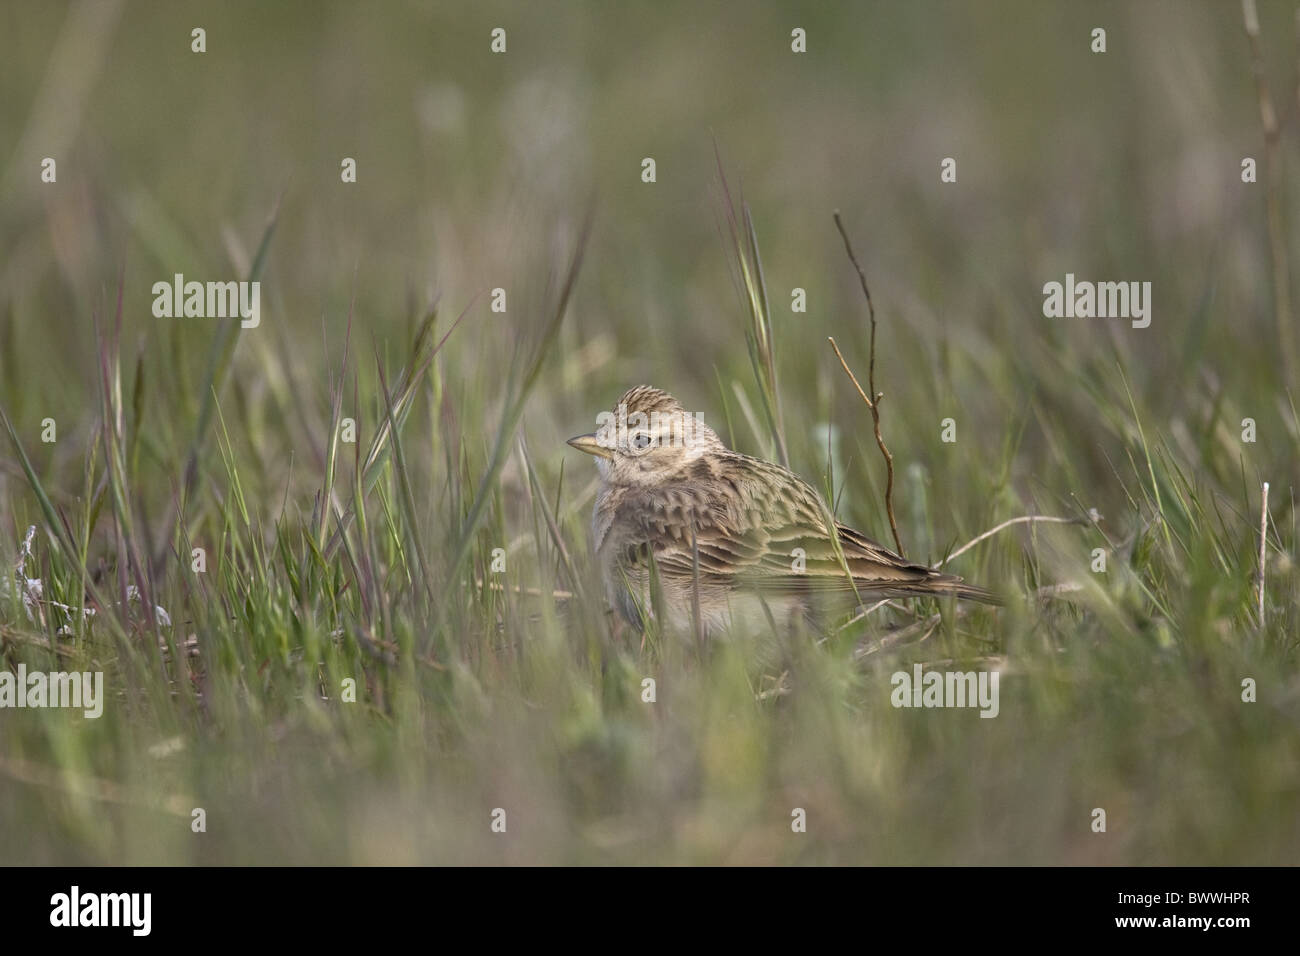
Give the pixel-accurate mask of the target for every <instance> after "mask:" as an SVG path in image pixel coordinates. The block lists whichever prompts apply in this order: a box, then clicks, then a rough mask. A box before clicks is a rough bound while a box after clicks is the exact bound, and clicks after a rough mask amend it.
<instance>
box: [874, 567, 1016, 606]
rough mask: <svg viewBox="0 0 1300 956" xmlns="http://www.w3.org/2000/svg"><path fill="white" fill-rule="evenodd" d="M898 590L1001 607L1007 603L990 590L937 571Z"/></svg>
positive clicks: (953, 575)
mask: <svg viewBox="0 0 1300 956" xmlns="http://www.w3.org/2000/svg"><path fill="white" fill-rule="evenodd" d="M897 590H898V591H900V592H903V593H905V594H928V595H938V596H941V597H947V596H952V597H955V598H960V599H961V600H963V601H979V602H980V603H981V604H994V605H998V606H999V607H1000V606H1002V605H1004V604H1006V603H1007V602H1006V601H1004V600H1002V598H1000V597H999V596H998V595H996V594H994V593H993V592H992V591H990V590H989V589H988V588H982V587H979V586H977V585H974V584H967V583H966V582H965V581H963V580H962V579H961V578H959V577H958V576H957V575H955V574H940V573H938V572H937V571H936V572H934V573H933V574H931V575H930V576H929V577H927V578H925V579H923V580H921V581H917V582H916V583H915V584H903V585H900V586H899V587H898V588H897Z"/></svg>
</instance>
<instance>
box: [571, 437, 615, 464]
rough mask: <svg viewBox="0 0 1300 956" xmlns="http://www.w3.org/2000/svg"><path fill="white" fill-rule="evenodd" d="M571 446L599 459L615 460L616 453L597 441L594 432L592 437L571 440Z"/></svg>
mask: <svg viewBox="0 0 1300 956" xmlns="http://www.w3.org/2000/svg"><path fill="white" fill-rule="evenodd" d="M569 444H570V445H572V446H573V447H574V448H576V449H578V451H585V452H586V453H587V454H588V455H595V456H596V457H597V458H613V457H614V451H613V449H611V448H606V447H605V446H604V445H602V444H601V443H600V442H599V441H598V440H597V439H596V435H595V433H594V432H593V433H592V434H590V435H579V436H578V437H577V438H570V439H569Z"/></svg>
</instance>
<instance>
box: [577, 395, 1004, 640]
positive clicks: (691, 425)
mask: <svg viewBox="0 0 1300 956" xmlns="http://www.w3.org/2000/svg"><path fill="white" fill-rule="evenodd" d="M620 411H621V413H622V414H621V415H620ZM641 416H644V420H643V419H642V418H641ZM620 421H623V422H626V428H625V429H620V428H618V427H617V426H618V423H619V422H620ZM604 422H605V424H604V426H603V427H602V429H601V430H600V431H598V432H596V433H593V434H590V435H580V436H578V437H577V438H573V439H570V440H569V444H570V445H572V446H574V447H575V448H578V449H579V450H581V451H585V452H587V453H588V454H591V455H594V456H596V464H597V466H598V468H599V470H600V474H601V483H600V490H599V492H598V493H597V496H596V505H595V509H594V512H593V516H592V533H593V538H594V548H595V552H596V556H597V560H598V562H599V564H600V566H601V568H602V573H603V576H604V584H605V589H606V593H607V594H608V596H609V598H610V600H611V602H612V603H613V604H614V606H615V607H616V608H618V610H619V611H620V612H621V613H622V615H623V616H624V617H625V618H626V619H627V620H628V621H629V622H631V623H633V624H636V625H638V626H639V625H640V624H641V623H642V614H643V613H645V612H647V611H648V610H649V609H650V608H651V606H652V602H651V598H650V582H651V571H650V566H651V557H652V556H653V565H654V573H655V574H656V575H657V578H658V581H659V583H660V586H661V589H662V595H663V607H664V609H665V610H666V612H667V615H668V617H669V619H670V620H669V623H670V625H671V626H673V627H675V628H679V629H687V630H689V629H690V628H691V627H692V626H693V622H694V620H695V613H696V612H695V608H696V601H697V599H698V606H699V616H700V623H701V625H702V626H703V628H704V629H705V630H706V631H709V632H713V631H716V630H719V629H722V628H725V627H727V626H730V625H737V624H743V625H744V626H750V627H754V626H757V627H765V626H770V625H771V624H772V623H777V624H781V625H784V624H787V623H790V622H791V619H792V618H793V617H794V616H796V615H802V614H806V613H808V612H809V610H810V608H811V606H812V604H813V601H814V599H818V597H819V596H824V598H825V599H832V600H833V599H834V598H836V597H839V598H849V599H852V598H853V596H854V590H855V588H856V591H857V595H858V596H859V597H861V598H864V599H865V598H866V597H868V596H873V597H879V596H882V595H906V594H929V595H954V596H956V597H959V598H969V599H973V600H977V601H985V602H989V603H997V601H996V598H995V597H994V596H993V595H992V594H990V593H989V592H988V591H985V590H984V589H982V588H978V587H974V586H973V585H969V584H965V583H963V581H962V579H961V578H959V577H956V576H954V575H951V574H942V573H940V572H938V571H934V570H932V569H930V568H927V567H926V566H924V565H921V564H915V563H913V562H910V561H907V560H905V559H904V558H901V557H899V556H898V555H897V554H894V553H893V552H892V551H890V550H889V549H887V548H885V547H884V546H883V545H880V544H878V543H877V542H875V541H872V540H871V539H870V538H869V537H867V536H866V535H864V534H862V533H861V532H858V531H855V530H853V529H852V528H848V527H845V526H844V525H841V524H839V523H836V522H833V519H832V518H831V517H830V513H829V512H828V511H827V510H826V508H825V506H824V504H823V503H822V499H821V497H820V496H819V495H818V494H817V492H816V491H814V490H813V488H812V487H811V486H810V485H809V484H808V483H807V482H805V481H804V480H803V479H802V478H800V477H799V476H798V475H796V474H794V473H793V472H791V471H789V470H787V469H785V468H782V467H781V466H780V465H776V464H773V463H771V462H768V461H763V460H762V459H759V458H751V457H749V456H748V455H741V454H738V453H737V452H734V451H731V450H730V449H728V448H727V447H726V446H725V445H724V444H723V443H722V441H721V440H720V439H719V438H718V436H717V435H716V434H715V433H714V432H713V431H712V429H710V428H708V427H707V426H705V425H704V424H703V423H702V422H698V421H697V420H695V419H694V418H692V417H689V416H688V414H687V413H686V411H685V409H684V408H683V407H682V406H681V405H680V404H679V403H678V402H677V401H676V399H674V398H673V397H672V396H671V395H669V394H668V393H666V392H663V391H661V390H659V389H657V388H651V387H650V386H646V385H640V386H637V387H635V388H632V389H629V390H628V391H627V392H626V393H625V394H624V395H623V397H622V398H620V399H619V401H618V404H617V405H616V406H615V410H614V412H613V413H612V415H611V416H608V417H605V418H604ZM680 423H685V427H682V425H681V424H680ZM832 523H833V524H834V527H835V532H836V539H837V540H838V543H839V547H840V549H841V551H842V554H843V558H844V562H845V564H847V566H848V569H849V571H850V572H851V574H852V581H850V580H849V577H848V576H846V575H845V573H844V565H843V564H841V562H840V558H839V556H838V555H837V554H836V551H835V544H834V541H833V539H832V537H831V535H830V533H829V530H828V529H829V528H830V527H831V526H832ZM796 549H802V551H803V564H802V568H801V569H799V568H798V566H797V560H796V555H798V552H797V551H796ZM697 582H698V583H697Z"/></svg>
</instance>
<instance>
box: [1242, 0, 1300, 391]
mask: <svg viewBox="0 0 1300 956" xmlns="http://www.w3.org/2000/svg"><path fill="white" fill-rule="evenodd" d="M1241 15H1242V21H1243V25H1244V26H1245V29H1246V41H1247V42H1248V43H1249V44H1250V70H1251V73H1252V74H1253V75H1254V77H1255V93H1256V94H1257V96H1258V97H1259V123H1260V127H1261V128H1262V129H1263V132H1264V208H1265V213H1266V215H1267V218H1268V245H1269V253H1270V257H1271V259H1272V265H1273V309H1274V313H1275V317H1276V320H1277V340H1278V350H1279V351H1280V352H1281V353H1282V370H1283V373H1284V374H1285V376H1286V381H1288V382H1294V381H1296V378H1297V364H1300V363H1297V359H1296V346H1295V338H1294V334H1295V333H1294V330H1293V325H1292V321H1291V278H1290V273H1289V272H1288V271H1287V262H1288V261H1289V257H1288V254H1287V241H1286V230H1285V229H1284V227H1283V224H1282V201H1281V197H1280V195H1279V193H1280V190H1281V183H1282V157H1281V126H1280V124H1279V123H1278V119H1277V111H1276V110H1275V109H1274V108H1273V97H1272V95H1271V94H1270V93H1269V89H1268V77H1267V75H1266V72H1265V66H1264V51H1263V48H1262V46H1261V45H1260V41H1259V14H1258V13H1257V11H1256V9H1255V0H1241ZM1297 96H1300V86H1298V87H1297Z"/></svg>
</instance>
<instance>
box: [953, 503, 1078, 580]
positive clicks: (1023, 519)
mask: <svg viewBox="0 0 1300 956" xmlns="http://www.w3.org/2000/svg"><path fill="white" fill-rule="evenodd" d="M1035 521H1046V522H1048V523H1050V524H1087V523H1088V522H1087V521H1085V520H1084V519H1083V518H1056V517H1053V516H1051V515H1021V516H1020V517H1019V518H1008V519H1007V520H1006V521H1004V522H1002V523H1001V524H1000V525H997V526H996V527H993V528H989V530H988V531H985V532H984V533H983V534H981V535H979V536H978V537H975V538H972V539H971V540H969V541H967V542H966V543H965V544H963V545H962V546H961V547H960V548H958V549H957V550H956V551H954V552H953V553H952V554H950V555H948V557H946V558H944V559H943V560H942V561H939V562H936V563H935V564H932V565H931V567H932V568H941V567H943V566H944V565H945V564H947V563H948V562H949V561H951V560H952V559H953V558H955V557H957V556H958V555H960V554H965V553H966V552H967V551H969V550H970V549H971V548H973V547H975V545H977V544H979V543H980V542H981V541H983V540H984V539H985V538H991V537H993V535H995V534H997V533H998V532H999V531H1001V530H1002V529H1003V528H1009V527H1011V526H1012V525H1013V524H1030V523H1032V522H1035Z"/></svg>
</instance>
